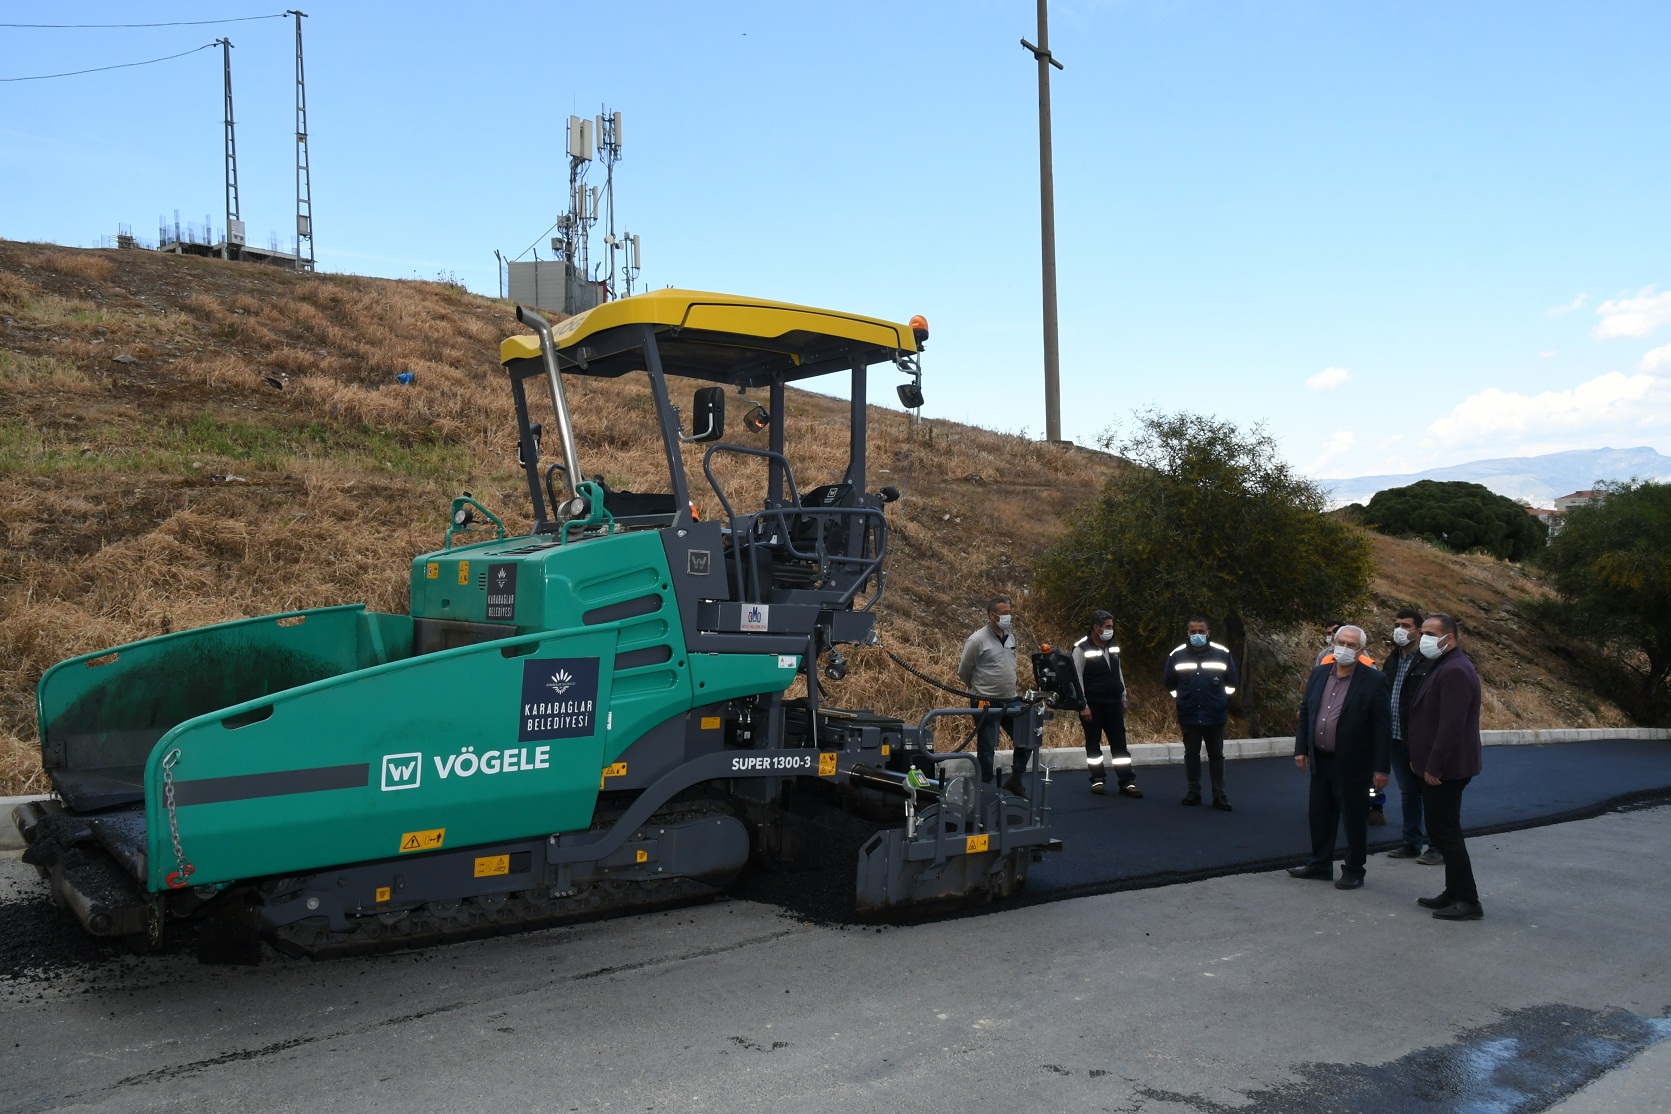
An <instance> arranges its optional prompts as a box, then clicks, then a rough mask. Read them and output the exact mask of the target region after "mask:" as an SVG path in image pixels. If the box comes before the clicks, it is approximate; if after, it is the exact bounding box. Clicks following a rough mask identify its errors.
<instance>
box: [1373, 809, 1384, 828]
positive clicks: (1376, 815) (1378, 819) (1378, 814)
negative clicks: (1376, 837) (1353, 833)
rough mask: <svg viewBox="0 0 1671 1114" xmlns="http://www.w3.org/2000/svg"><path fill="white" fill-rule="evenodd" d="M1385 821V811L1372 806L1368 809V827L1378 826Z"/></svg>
mask: <svg viewBox="0 0 1671 1114" xmlns="http://www.w3.org/2000/svg"><path fill="white" fill-rule="evenodd" d="M1386 822H1387V814H1386V813H1384V812H1382V811H1381V810H1380V809H1378V808H1372V809H1370V810H1369V826H1370V827H1372V828H1378V827H1380V826H1381V825H1382V824H1385V823H1386Z"/></svg>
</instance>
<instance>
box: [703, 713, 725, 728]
mask: <svg viewBox="0 0 1671 1114" xmlns="http://www.w3.org/2000/svg"><path fill="white" fill-rule="evenodd" d="M723 722H724V721H723V720H721V719H720V718H719V717H718V716H703V717H702V730H704V731H718V730H719V728H720V724H721V723H723Z"/></svg>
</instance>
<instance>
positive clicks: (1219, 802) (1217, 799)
mask: <svg viewBox="0 0 1671 1114" xmlns="http://www.w3.org/2000/svg"><path fill="white" fill-rule="evenodd" d="M1213 807H1214V808H1216V809H1218V810H1219V811H1220V812H1234V811H1236V810H1235V809H1233V808H1231V807H1230V798H1229V797H1226V796H1225V795H1224V794H1223V793H1215V794H1213Z"/></svg>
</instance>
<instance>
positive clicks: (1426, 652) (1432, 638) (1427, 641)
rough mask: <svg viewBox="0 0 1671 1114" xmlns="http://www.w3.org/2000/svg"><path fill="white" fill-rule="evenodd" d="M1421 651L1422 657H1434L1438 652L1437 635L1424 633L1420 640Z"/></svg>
mask: <svg viewBox="0 0 1671 1114" xmlns="http://www.w3.org/2000/svg"><path fill="white" fill-rule="evenodd" d="M1421 652H1422V657H1424V658H1436V657H1438V656H1439V654H1440V650H1439V639H1438V636H1437V635H1431V634H1424V635H1422V640H1421Z"/></svg>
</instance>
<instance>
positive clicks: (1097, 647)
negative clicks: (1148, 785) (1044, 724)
mask: <svg viewBox="0 0 1671 1114" xmlns="http://www.w3.org/2000/svg"><path fill="white" fill-rule="evenodd" d="M1073 667H1074V669H1075V671H1077V672H1078V674H1079V691H1080V692H1083V693H1084V694H1085V707H1084V708H1082V709H1080V712H1079V726H1081V727H1083V728H1084V729H1085V767H1086V769H1088V770H1090V772H1091V792H1093V793H1101V792H1103V779H1104V773H1105V768H1104V766H1103V758H1102V736H1104V735H1106V736H1108V752H1109V759H1108V761H1109V764H1110V765H1112V766H1113V767H1114V776H1115V778H1116V779H1118V781H1119V783H1120V792H1122V793H1124V794H1125V795H1126V796H1128V797H1141V796H1142V795H1143V790H1141V789H1139V788H1137V774H1136V772H1135V771H1134V770H1132V768H1131V752H1130V751H1128V750H1126V678H1125V674H1123V673H1122V672H1121V671H1120V648H1119V647H1118V646H1116V645H1114V616H1112V615H1110V614H1109V613H1108V612H1106V611H1093V612H1091V631H1090V633H1089V634H1087V635H1086V636H1085V637H1084V638H1081V639H1080V640H1079V641H1078V642H1075V643H1074V644H1073Z"/></svg>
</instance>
